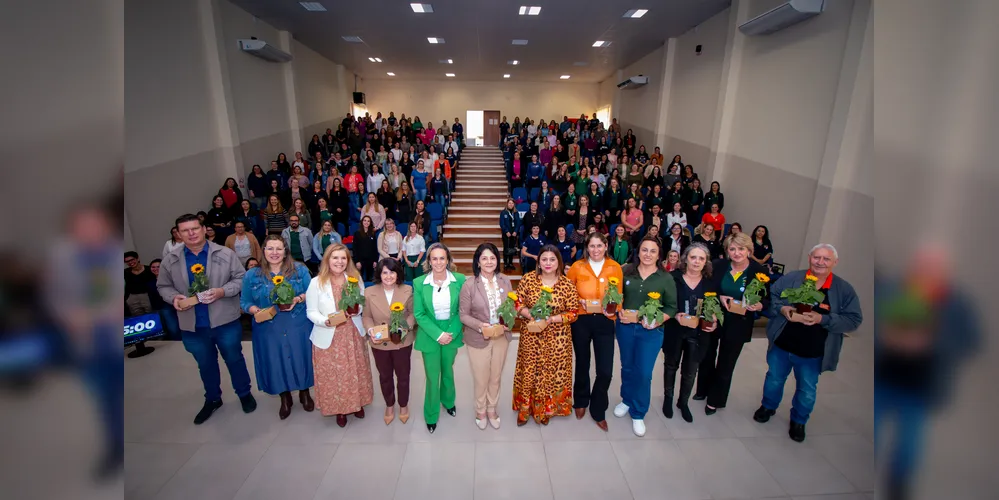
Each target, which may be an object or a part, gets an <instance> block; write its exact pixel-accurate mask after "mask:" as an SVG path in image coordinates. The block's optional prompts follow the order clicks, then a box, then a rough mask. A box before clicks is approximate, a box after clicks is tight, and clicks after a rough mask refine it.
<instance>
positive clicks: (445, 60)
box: [437, 59, 454, 64]
mask: <svg viewBox="0 0 999 500" xmlns="http://www.w3.org/2000/svg"><path fill="white" fill-rule="evenodd" d="M437 62H439V63H441V64H454V59H440V60H438V61H437Z"/></svg>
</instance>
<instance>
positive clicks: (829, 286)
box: [753, 244, 864, 442]
mask: <svg viewBox="0 0 999 500" xmlns="http://www.w3.org/2000/svg"><path fill="white" fill-rule="evenodd" d="M838 262H839V253H838V252H836V248H834V247H833V246H832V245H828V244H819V245H815V247H814V248H812V250H811V251H810V252H809V253H808V263H809V268H808V269H807V270H801V271H792V272H790V273H788V274H786V275H784V276H783V277H782V278H780V279H778V280H777V281H776V282H774V284H773V285H772V286H771V287H770V294H771V302H770V310H771V311H772V312H773V318H772V319H771V320H770V321H769V322H768V323H767V339H768V340H769V342H770V346H769V349H767V365H768V367H769V369H768V370H767V376H766V380H765V381H764V382H763V402H762V404H761V405H760V408H759V409H757V410H756V413H755V414H753V420H756V421H757V422H760V423H764V422H767V421H768V420H770V417H771V416H773V415H774V414H775V413H776V411H777V407H778V406H780V401H781V398H782V397H783V395H784V382H785V381H787V376H788V375H789V374H790V373H791V371H792V370H793V371H794V379H795V391H794V398H793V399H792V400H791V425H790V428H789V429H788V435H789V436H790V437H791V439H793V440H794V441H797V442H801V441H804V440H805V424H806V423H808V417H809V415H811V413H812V409H813V408H814V407H815V395H816V389H817V386H818V383H819V374H820V373H822V372H824V371H830V370H835V369H836V365H837V364H838V363H839V353H840V351H841V350H842V349H843V334H845V333H849V332H852V331H854V330H856V329H857V328H858V327H860V323H861V322H863V320H864V317H863V314H862V313H861V310H860V299H859V298H858V297H857V292H855V291H854V290H853V286H851V285H850V284H849V283H847V281H846V280H844V279H843V278H841V277H839V276H835V275H833V273H832V270H833V268H834V267H836V264H837V263H838ZM806 282H814V284H815V287H816V288H817V289H818V290H819V291H821V292H822V294H823V299H822V301H821V302H819V303H817V304H810V305H811V306H813V310H812V311H809V312H804V313H801V314H798V313H796V312H795V307H794V305H792V304H790V303H788V301H787V299H784V298H781V296H780V295H781V292H783V291H784V290H787V289H790V288H797V287H799V286H801V285H802V284H803V283H806Z"/></svg>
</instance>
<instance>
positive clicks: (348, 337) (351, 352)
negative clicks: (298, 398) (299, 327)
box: [312, 321, 374, 417]
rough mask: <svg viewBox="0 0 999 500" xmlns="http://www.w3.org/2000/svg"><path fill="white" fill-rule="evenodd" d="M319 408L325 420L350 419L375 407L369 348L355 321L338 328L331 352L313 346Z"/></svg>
mask: <svg viewBox="0 0 999 500" xmlns="http://www.w3.org/2000/svg"><path fill="white" fill-rule="evenodd" d="M312 364H313V366H314V370H315V382H316V391H315V392H316V406H318V407H319V410H320V411H322V413H323V416H327V417H328V416H331V415H346V414H349V413H354V412H356V411H358V410H360V409H361V408H362V407H364V406H367V405H369V404H371V400H372V398H373V397H374V386H373V384H372V381H371V361H370V359H369V357H368V346H367V344H366V343H365V341H364V338H363V337H361V336H360V335H359V334H358V332H357V328H356V327H355V326H354V322H353V321H347V322H346V323H344V324H342V325H340V326H338V327H337V328H336V332H335V333H334V334H333V343H332V344H330V347H329V349H320V348H318V347H316V346H315V345H313V346H312Z"/></svg>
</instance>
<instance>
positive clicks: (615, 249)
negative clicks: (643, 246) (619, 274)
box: [610, 224, 631, 265]
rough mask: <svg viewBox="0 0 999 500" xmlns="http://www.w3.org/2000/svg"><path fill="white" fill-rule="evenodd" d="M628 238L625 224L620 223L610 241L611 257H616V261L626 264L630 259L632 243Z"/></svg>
mask: <svg viewBox="0 0 999 500" xmlns="http://www.w3.org/2000/svg"><path fill="white" fill-rule="evenodd" d="M628 240H629V238H628V236H627V234H626V233H625V230H624V226H622V225H620V224H618V225H617V227H616V228H614V237H613V238H611V242H610V250H611V258H612V259H614V262H617V263H618V264H621V265H624V264H627V263H628V262H629V261H630V257H631V243H630V242H629V241H628Z"/></svg>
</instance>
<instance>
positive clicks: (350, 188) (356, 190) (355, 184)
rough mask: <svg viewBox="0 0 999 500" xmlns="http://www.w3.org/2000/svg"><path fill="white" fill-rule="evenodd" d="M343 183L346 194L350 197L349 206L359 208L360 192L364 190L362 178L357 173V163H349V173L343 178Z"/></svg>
mask: <svg viewBox="0 0 999 500" xmlns="http://www.w3.org/2000/svg"><path fill="white" fill-rule="evenodd" d="M343 183H344V185H346V186H347V196H348V198H349V199H350V203H351V205H352V206H351V208H352V209H357V208H359V207H360V206H361V192H362V191H364V178H363V177H361V174H359V173H357V165H351V167H350V173H348V174H347V175H346V176H345V177H344V178H343Z"/></svg>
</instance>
